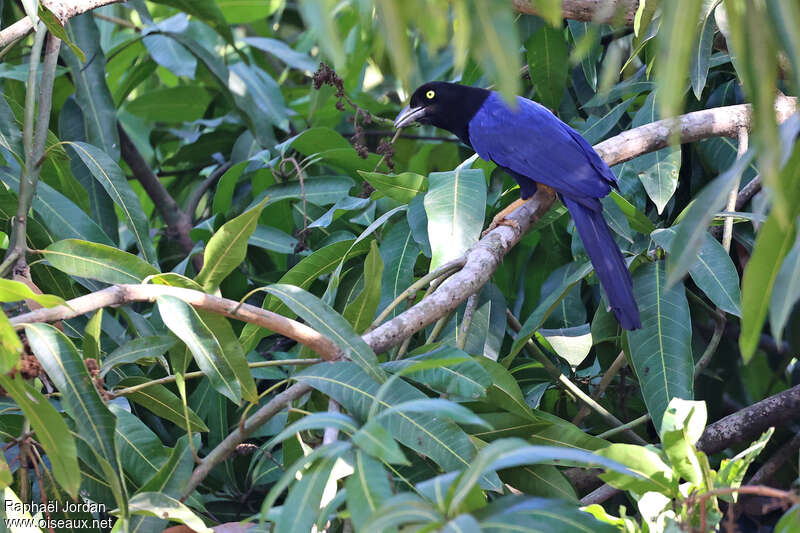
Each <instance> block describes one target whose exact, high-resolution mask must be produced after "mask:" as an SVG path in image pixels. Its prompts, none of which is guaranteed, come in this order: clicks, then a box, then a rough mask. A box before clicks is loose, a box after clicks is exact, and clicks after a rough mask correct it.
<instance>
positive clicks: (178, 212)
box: [117, 124, 203, 272]
mask: <svg viewBox="0 0 800 533" xmlns="http://www.w3.org/2000/svg"><path fill="white" fill-rule="evenodd" d="M117 129H118V130H119V140H120V150H121V154H122V159H124V160H125V162H126V163H127V164H128V166H129V167H130V168H131V171H132V172H133V176H134V177H135V178H136V179H137V180H138V181H139V183H141V184H142V187H143V188H144V190H145V192H146V193H147V196H149V197H150V199H151V200H153V204H154V205H155V206H156V209H158V213H159V214H160V215H161V218H162V219H164V223H165V224H166V225H167V229H166V235H167V238H169V239H171V240H174V241H175V242H177V243H178V244H179V245H180V247H181V249H182V250H183V251H184V252H185V253H187V254H188V253H191V251H192V249H193V248H194V241H193V240H192V238H191V237H190V236H189V232H190V231H191V230H192V217H191V216H190V215H189V214H187V213H185V212H184V211H183V210H182V209H181V208H180V206H179V205H178V203H177V202H176V201H175V199H174V198H173V197H172V195H171V194H170V193H169V191H167V189H166V187H164V185H163V184H162V183H161V180H159V179H158V176H156V175H155V174H154V173H153V171H152V170H151V169H150V165H148V164H147V161H145V160H144V157H142V153H141V152H139V149H138V148H136V145H135V144H134V143H133V141H132V140H131V138H130V137H129V136H128V134H127V132H126V131H125V128H123V127H122V125H121V124H117ZM192 264H193V265H194V267H195V270H196V271H197V272H200V269H202V268H203V258H202V257H201V256H199V255H195V256H194V257H193V258H192Z"/></svg>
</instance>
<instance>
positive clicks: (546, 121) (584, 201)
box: [394, 82, 642, 330]
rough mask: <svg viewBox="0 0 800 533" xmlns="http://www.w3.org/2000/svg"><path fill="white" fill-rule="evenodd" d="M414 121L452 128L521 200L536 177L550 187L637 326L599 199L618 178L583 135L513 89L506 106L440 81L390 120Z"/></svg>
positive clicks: (619, 309)
mask: <svg viewBox="0 0 800 533" xmlns="http://www.w3.org/2000/svg"><path fill="white" fill-rule="evenodd" d="M412 122H418V123H420V124H432V125H434V126H436V127H438V128H442V129H445V130H448V131H450V132H452V133H454V134H455V135H457V136H458V138H459V139H461V141H462V142H463V143H465V144H467V145H468V146H470V147H472V148H473V149H474V150H475V151H476V152H478V155H480V156H481V157H482V158H483V159H486V160H489V161H494V162H495V163H496V164H497V165H498V166H500V167H501V168H502V169H503V170H505V171H506V172H508V173H509V174H510V175H511V177H512V178H514V180H515V181H516V182H517V183H518V184H519V187H520V192H521V197H522V199H523V200H527V199H528V198H530V197H531V196H533V194H534V193H535V192H536V183H537V182H538V183H540V184H542V185H546V186H548V187H550V188H552V189H553V190H555V191H556V193H558V197H559V198H560V199H561V201H562V202H563V203H564V205H565V206H566V207H567V209H568V210H569V213H570V215H572V219H573V220H574V221H575V227H576V228H577V230H578V235H580V237H581V241H582V242H583V246H584V248H585V249H586V253H587V254H588V255H589V259H591V261H592V265H593V266H594V270H595V272H596V273H597V277H598V278H599V279H600V283H601V284H602V286H603V289H604V290H605V292H606V296H607V297H608V301H609V303H610V305H611V309H612V310H613V311H614V315H616V317H617V320H619V323H620V324H621V325H622V327H623V328H625V329H628V330H631V329H637V328H640V327H642V324H641V321H640V319H639V310H638V308H637V307H636V300H635V299H634V297H633V283H632V282H631V274H630V272H629V271H628V268H627V266H626V265H625V260H624V259H623V257H622V252H621V251H620V249H619V247H618V246H617V243H616V242H615V241H614V237H613V236H612V234H611V230H610V229H609V227H608V225H607V224H606V221H605V219H604V218H603V207H602V204H601V203H600V198H603V197H604V196H606V195H608V194H609V193H610V192H611V187H612V186H613V187H616V186H617V178H616V177H615V176H614V174H613V173H612V172H611V169H609V168H608V165H606V163H605V162H604V161H603V160H602V159H601V158H600V156H599V155H597V152H595V151H594V149H593V148H592V146H591V145H590V144H589V143H588V142H587V141H586V139H584V138H583V137H581V135H580V134H579V133H578V132H577V131H575V130H573V129H572V128H570V127H569V126H568V125H566V124H565V123H564V122H562V121H561V120H559V119H558V117H556V116H555V115H553V114H552V113H551V112H550V111H549V110H548V109H547V108H545V107H543V106H541V105H539V104H537V103H536V102H533V101H531V100H528V99H527V98H522V97H520V96H518V97H517V101H516V109H512V108H511V107H509V106H508V105H507V104H506V103H505V102H504V101H503V98H502V97H501V96H500V95H499V94H498V93H496V92H493V91H489V90H486V89H480V88H477V87H469V86H466V85H458V84H454V83H445V82H431V83H426V84H425V85H422V86H421V87H419V88H418V89H417V90H416V91H414V94H413V95H412V96H411V102H410V105H409V106H408V107H406V108H405V109H403V110H402V111H401V112H400V114H399V115H398V116H397V119H396V120H395V123H394V124H395V127H397V128H401V127H403V126H406V125H408V124H410V123H412ZM515 207H516V206H515ZM496 221H497V222H499V223H501V224H502V223H503V221H502V220H500V221H498V220H497V219H496Z"/></svg>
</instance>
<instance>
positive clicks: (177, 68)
mask: <svg viewBox="0 0 800 533" xmlns="http://www.w3.org/2000/svg"><path fill="white" fill-rule="evenodd" d="M142 43H143V44H144V46H145V47H146V48H147V51H148V52H149V53H150V57H151V58H152V59H153V61H154V62H155V63H158V64H159V65H161V66H162V67H164V68H166V69H168V70H170V71H171V72H172V73H173V74H175V75H176V76H186V77H187V78H190V79H194V73H195V70H196V69H197V58H196V57H195V56H193V55H192V53H191V52H190V51H189V50H187V49H186V47H185V46H183V45H182V44H181V43H179V42H178V41H176V40H175V39H173V38H172V37H171V36H169V35H160V34H151V35H145V36H144V38H142ZM149 64H152V63H149ZM142 65H148V63H147V62H146V63H142ZM142 68H143V70H142V71H141V72H147V71H148V70H150V69H151V67H149V66H144V67H142ZM141 81H144V80H141ZM184 88H186V89H190V90H191V91H195V92H196V90H197V89H199V87H182V88H181V89H184ZM161 91H162V90H161V89H160V90H158V91H152V92H146V93H144V95H142V96H145V95H149V94H152V93H153V92H161ZM115 94H118V92H117V91H115ZM125 96H127V94H125ZM142 96H140V97H138V98H136V100H134V102H138V104H136V105H141V104H142V103H143V101H140V100H141V99H142ZM167 96H169V97H173V95H167ZM200 98H201V101H200V102H199V103H198V104H188V105H187V102H179V104H178V105H177V106H176V107H177V108H178V110H177V111H175V110H172V109H167V110H165V111H166V114H167V115H168V116H170V117H171V118H169V119H168V118H166V117H160V116H154V115H153V114H152V113H151V112H150V111H151V110H150V109H139V112H138V113H136V112H134V111H131V108H130V106H131V105H133V102H132V103H131V104H128V106H127V109H128V111H131V113H134V114H138V115H141V116H143V117H145V118H149V119H151V120H161V121H165V122H180V121H181V120H187V119H184V118H181V117H180V114H182V113H189V112H193V113H196V112H197V111H194V110H196V109H197V108H199V107H200V104H202V103H203V100H206V102H205V105H204V106H203V110H204V109H205V106H207V105H208V101H209V100H210V98H209V95H208V93H206V94H200ZM117 101H119V100H117ZM153 103H154V104H155V106H154V107H158V106H160V105H163V102H153ZM176 115H178V118H175V116H176ZM201 116H202V111H201ZM198 118H199V117H198Z"/></svg>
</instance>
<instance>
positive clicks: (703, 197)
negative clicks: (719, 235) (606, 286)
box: [667, 151, 753, 286]
mask: <svg viewBox="0 0 800 533" xmlns="http://www.w3.org/2000/svg"><path fill="white" fill-rule="evenodd" d="M752 159H753V152H752V151H749V152H747V153H746V154H745V155H744V156H742V157H741V158H739V159H737V160H736V162H734V164H733V166H731V168H729V169H728V170H726V171H725V172H724V173H722V174H721V175H720V176H719V177H717V178H716V179H715V180H714V181H712V182H711V183H709V184H708V185H706V186H705V187H704V188H703V190H702V191H700V193H699V194H698V195H697V196H695V199H694V202H692V204H691V205H690V206H689V207H688V208H687V209H686V211H684V213H683V217H682V218H681V223H680V224H679V225H678V228H677V229H676V232H675V237H674V238H673V240H672V246H673V248H674V250H676V252H675V253H673V254H671V255H670V256H669V258H667V273H668V278H667V286H671V285H673V284H675V283H676V282H677V281H678V280H679V279H681V278H682V277H683V276H684V275H685V274H686V273H687V272H688V271H689V269H690V268H691V266H692V265H693V264H694V262H695V258H696V256H697V251H698V250H699V249H700V246H701V244H702V242H703V239H704V238H705V237H704V235H705V234H706V232H707V230H708V225H709V224H710V223H711V220H712V219H713V218H714V215H715V214H716V213H718V212H719V211H720V210H721V209H722V206H724V205H725V199H726V198H727V196H728V193H729V192H730V190H731V187H732V186H733V183H735V182H736V180H738V179H739V177H740V176H741V175H742V172H743V171H744V170H745V169H746V168H747V167H748V165H749V164H750V161H751V160H752Z"/></svg>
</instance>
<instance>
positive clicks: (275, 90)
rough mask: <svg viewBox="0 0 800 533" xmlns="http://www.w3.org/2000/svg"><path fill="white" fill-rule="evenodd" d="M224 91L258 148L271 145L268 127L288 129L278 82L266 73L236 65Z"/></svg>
mask: <svg viewBox="0 0 800 533" xmlns="http://www.w3.org/2000/svg"><path fill="white" fill-rule="evenodd" d="M227 83H228V90H230V92H231V94H232V95H233V99H234V101H235V102H236V106H237V107H238V108H239V109H240V110H241V111H242V114H243V116H244V119H245V120H246V121H248V122H249V123H250V124H251V125H252V128H251V129H252V130H253V134H254V135H255V137H256V139H258V141H259V143H260V144H261V145H262V146H271V145H272V144H274V143H275V141H274V135H273V132H272V129H271V126H273V125H274V126H276V127H277V128H280V129H282V130H284V131H288V129H289V119H288V117H287V115H286V104H285V102H284V99H283V93H282V92H281V89H280V86H279V85H278V83H277V82H276V81H275V80H274V79H272V77H270V75H269V74H268V73H267V71H265V70H262V69H260V68H253V67H250V66H247V65H246V64H245V63H243V62H240V63H236V64H234V65H232V66H231V67H230V69H229V70H228V82H227Z"/></svg>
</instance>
